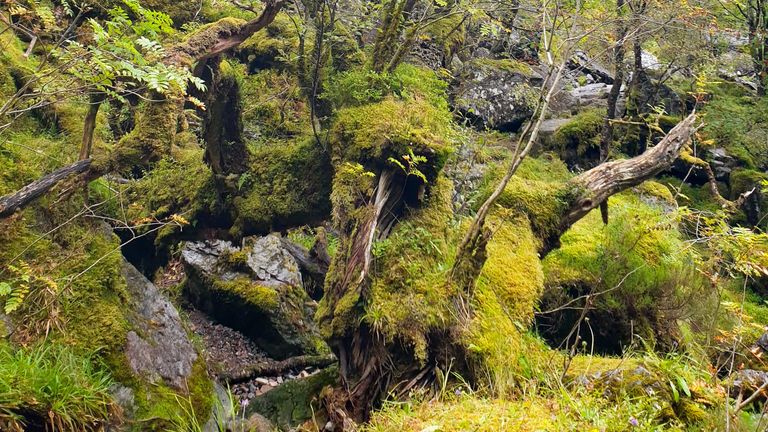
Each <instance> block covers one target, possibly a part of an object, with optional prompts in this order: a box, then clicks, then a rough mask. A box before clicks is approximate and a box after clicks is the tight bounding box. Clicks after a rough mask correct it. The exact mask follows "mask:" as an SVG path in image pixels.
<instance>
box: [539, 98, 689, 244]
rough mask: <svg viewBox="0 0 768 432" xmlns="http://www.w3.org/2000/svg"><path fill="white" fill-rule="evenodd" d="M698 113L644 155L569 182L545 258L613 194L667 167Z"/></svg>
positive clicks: (681, 144)
mask: <svg viewBox="0 0 768 432" xmlns="http://www.w3.org/2000/svg"><path fill="white" fill-rule="evenodd" d="M696 118H697V117H696V113H692V114H690V115H689V116H688V117H686V118H685V120H683V121H681V122H680V123H678V124H677V126H675V127H674V128H673V129H672V130H671V131H669V133H668V134H667V136H666V137H664V139H663V140H661V142H659V143H658V144H656V145H655V146H654V147H652V148H650V149H648V150H646V151H645V152H644V153H643V154H641V155H639V156H637V157H634V158H631V159H625V160H617V161H611V162H605V163H603V164H600V165H598V166H596V167H595V168H592V169H591V170H589V171H586V172H584V173H582V174H580V175H578V176H576V177H574V178H573V179H572V180H570V181H569V182H568V184H567V185H566V188H567V190H570V191H571V199H570V200H569V202H570V205H569V206H568V207H567V208H566V210H565V211H564V212H563V214H562V216H561V219H560V225H559V228H558V230H557V232H555V233H550V234H549V235H548V236H547V237H546V238H543V240H544V242H543V246H542V250H541V251H540V253H541V255H542V257H543V256H544V255H546V254H547V253H548V252H550V251H551V250H552V249H554V248H556V247H558V246H559V243H560V236H561V235H562V234H563V233H565V231H567V230H568V229H569V228H570V227H571V226H572V225H573V224H574V223H576V222H577V221H578V220H579V219H581V218H583V217H584V216H586V215H587V213H589V212H590V211H591V210H592V209H594V208H595V207H597V206H598V205H600V203H602V202H603V201H605V200H606V199H608V197H610V196H611V195H613V194H616V193H618V192H621V191H623V190H625V189H628V188H631V187H633V186H637V185H639V184H640V183H642V182H644V181H645V180H648V179H649V178H651V177H653V176H655V175H656V174H658V173H660V172H662V171H664V170H665V169H668V168H669V167H670V166H671V165H672V162H674V161H675V159H677V157H678V156H679V155H680V152H681V151H682V150H683V148H684V146H685V145H686V144H687V143H688V141H689V140H690V139H691V136H693V134H694V133H695V132H696V130H697V129H698V128H697V126H696V125H695V123H696Z"/></svg>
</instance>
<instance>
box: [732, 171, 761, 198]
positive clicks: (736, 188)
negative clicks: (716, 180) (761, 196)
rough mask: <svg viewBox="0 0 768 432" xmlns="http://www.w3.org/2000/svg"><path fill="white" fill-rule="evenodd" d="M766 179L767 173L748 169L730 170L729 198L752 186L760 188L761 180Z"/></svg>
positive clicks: (746, 190) (736, 196) (748, 189)
mask: <svg viewBox="0 0 768 432" xmlns="http://www.w3.org/2000/svg"><path fill="white" fill-rule="evenodd" d="M765 181H768V174H765V173H763V172H760V171H755V170H750V169H735V170H733V172H731V176H730V182H729V183H730V186H731V199H736V198H738V197H739V195H741V194H742V193H744V192H748V191H750V190H752V188H757V189H758V190H760V189H762V185H763V182H765Z"/></svg>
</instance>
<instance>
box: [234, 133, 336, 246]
mask: <svg viewBox="0 0 768 432" xmlns="http://www.w3.org/2000/svg"><path fill="white" fill-rule="evenodd" d="M250 151H251V157H250V160H251V161H252V162H251V166H250V169H249V170H248V171H247V172H246V173H245V174H243V176H244V177H241V178H240V184H241V190H242V195H239V196H235V197H234V198H232V201H231V207H230V208H231V209H232V210H233V214H234V217H235V222H234V224H233V227H232V229H231V232H232V233H233V235H236V236H239V235H247V234H252V233H258V232H260V233H264V232H269V231H273V230H279V229H282V228H284V227H287V226H296V225H301V224H305V223H315V222H319V221H321V220H324V219H326V218H327V217H328V214H329V213H330V202H329V196H330V188H331V176H332V175H333V173H332V171H333V170H332V169H331V166H330V161H329V160H328V155H327V153H325V152H324V151H323V149H322V148H321V147H320V146H319V145H318V144H317V142H316V141H315V140H314V138H313V137H311V136H306V135H304V136H301V137H298V138H295V139H287V140H278V141H270V142H268V143H265V144H262V145H254V146H252V147H251V149H250Z"/></svg>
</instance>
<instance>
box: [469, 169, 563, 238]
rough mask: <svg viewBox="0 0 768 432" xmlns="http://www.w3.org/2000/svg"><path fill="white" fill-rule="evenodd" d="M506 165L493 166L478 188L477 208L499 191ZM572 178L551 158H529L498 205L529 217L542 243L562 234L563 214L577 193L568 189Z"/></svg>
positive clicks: (503, 193) (506, 189)
mask: <svg viewBox="0 0 768 432" xmlns="http://www.w3.org/2000/svg"><path fill="white" fill-rule="evenodd" d="M505 167H506V165H505V164H504V163H502V164H499V165H495V166H493V167H492V168H491V169H490V170H489V171H488V173H487V174H486V177H485V178H484V179H483V184H482V185H481V186H480V187H479V188H478V193H477V197H476V199H475V203H477V204H476V205H478V206H479V205H480V204H481V203H482V202H484V201H485V199H486V198H487V197H488V196H489V195H490V194H491V192H492V191H493V189H494V188H495V187H496V182H497V181H498V179H500V178H501V177H502V175H503V169H504V168H505ZM570 177H571V174H570V173H569V172H568V169H567V168H566V166H565V164H563V163H562V162H561V161H560V160H559V159H557V158H553V157H551V156H547V157H542V158H538V159H535V158H526V159H525V161H523V164H522V165H521V166H520V168H519V169H518V172H517V173H516V174H515V176H513V177H512V179H511V180H510V182H509V184H508V185H507V187H506V188H505V189H504V192H502V194H501V195H500V196H499V198H498V200H497V204H498V205H500V206H501V207H504V208H506V209H509V210H512V211H514V212H517V213H518V214H521V215H525V216H526V217H527V218H528V220H529V221H530V224H531V227H532V228H533V231H534V232H535V233H536V235H537V237H538V238H539V239H545V238H547V237H548V236H549V235H550V234H552V233H555V232H557V231H558V230H559V225H560V220H561V217H562V214H563V212H564V211H565V209H566V208H567V206H568V205H569V203H570V199H571V196H572V195H573V194H574V191H572V190H570V189H568V188H567V187H565V186H566V182H567V179H568V178H570Z"/></svg>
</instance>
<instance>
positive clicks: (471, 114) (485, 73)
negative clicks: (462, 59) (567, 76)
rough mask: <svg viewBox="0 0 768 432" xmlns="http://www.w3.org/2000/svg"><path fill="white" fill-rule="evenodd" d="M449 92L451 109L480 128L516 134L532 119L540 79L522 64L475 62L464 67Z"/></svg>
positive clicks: (491, 61)
mask: <svg viewBox="0 0 768 432" xmlns="http://www.w3.org/2000/svg"><path fill="white" fill-rule="evenodd" d="M461 75H462V76H461V79H460V80H458V85H457V86H456V87H455V88H454V89H452V93H453V100H454V106H455V108H456V109H458V110H459V111H460V112H461V113H462V114H463V115H464V117H465V118H467V119H468V120H469V121H470V122H472V123H473V124H475V125H477V126H478V127H480V128H492V129H497V130H501V131H505V132H509V131H516V130H517V129H519V128H520V126H521V125H522V124H523V122H524V121H525V120H527V119H528V118H530V116H531V115H533V109H534V106H535V103H536V99H537V94H538V93H537V91H536V87H538V85H539V84H540V83H541V81H542V78H541V77H540V76H539V75H537V74H536V73H534V72H533V71H532V70H531V67H530V66H529V65H527V64H525V63H522V62H519V61H516V60H510V59H503V60H490V59H484V58H481V59H477V60H474V61H472V62H469V63H468V64H466V65H464V67H463V68H462V72H461Z"/></svg>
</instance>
